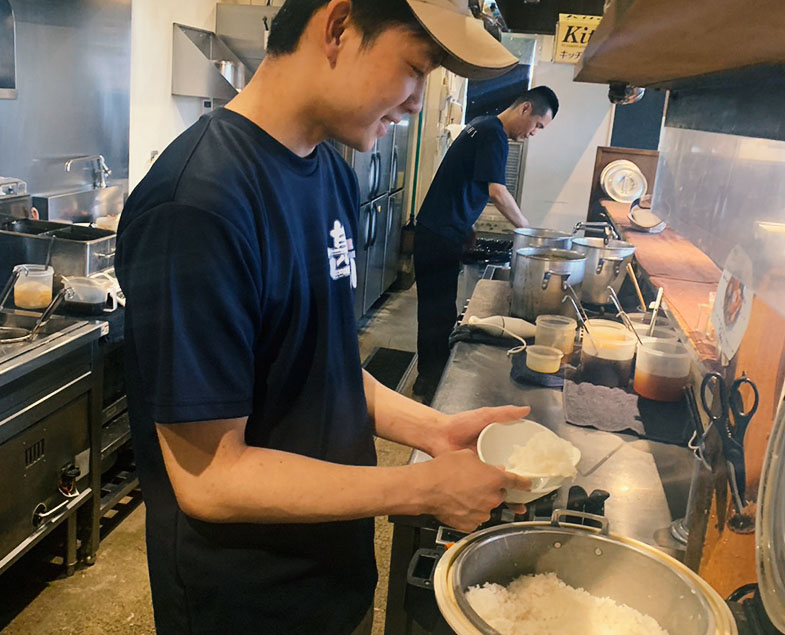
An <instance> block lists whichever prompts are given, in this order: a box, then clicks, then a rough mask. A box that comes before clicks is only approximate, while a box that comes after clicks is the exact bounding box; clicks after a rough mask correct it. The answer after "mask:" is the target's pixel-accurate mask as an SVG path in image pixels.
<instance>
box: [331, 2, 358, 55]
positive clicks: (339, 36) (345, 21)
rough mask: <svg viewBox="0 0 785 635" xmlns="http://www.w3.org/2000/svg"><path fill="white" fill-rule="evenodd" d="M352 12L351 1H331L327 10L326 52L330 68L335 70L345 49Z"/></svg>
mask: <svg viewBox="0 0 785 635" xmlns="http://www.w3.org/2000/svg"><path fill="white" fill-rule="evenodd" d="M351 10H352V3H351V0H331V2H330V3H329V4H328V5H327V8H326V9H325V11H326V18H325V23H324V51H325V54H326V56H327V61H328V62H329V63H330V68H335V64H336V63H337V61H338V53H339V52H340V50H341V49H342V48H343V43H344V40H345V37H346V31H347V29H348V27H349V16H350V14H351Z"/></svg>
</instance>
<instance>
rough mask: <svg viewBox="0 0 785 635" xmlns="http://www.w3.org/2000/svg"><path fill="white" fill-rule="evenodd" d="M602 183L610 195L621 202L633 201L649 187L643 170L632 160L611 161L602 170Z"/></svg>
mask: <svg viewBox="0 0 785 635" xmlns="http://www.w3.org/2000/svg"><path fill="white" fill-rule="evenodd" d="M600 185H602V189H603V191H604V192H605V193H606V194H607V195H608V196H610V197H611V198H612V199H613V200H614V201H617V202H619V203H632V202H633V201H634V200H636V199H639V198H640V197H641V196H643V195H644V194H645V193H646V191H647V190H648V188H649V184H648V182H647V181H646V177H645V176H643V172H641V171H640V169H639V168H638V166H637V165H635V164H634V163H632V162H630V161H624V162H621V161H614V162H613V163H609V164H608V165H607V166H606V167H605V169H604V170H603V172H602V176H601V179H600Z"/></svg>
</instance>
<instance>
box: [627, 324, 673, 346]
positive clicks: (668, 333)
mask: <svg viewBox="0 0 785 635" xmlns="http://www.w3.org/2000/svg"><path fill="white" fill-rule="evenodd" d="M632 327H633V328H634V329H635V332H636V333H637V334H638V337H640V338H641V342H643V343H644V344H646V343H647V342H655V341H660V342H678V341H679V334H678V333H677V332H676V331H675V330H673V329H672V328H671V327H669V326H655V327H654V331H653V333H652V334H651V335H649V326H648V324H640V323H637V324H636V323H633V325H632Z"/></svg>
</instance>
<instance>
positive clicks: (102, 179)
mask: <svg viewBox="0 0 785 635" xmlns="http://www.w3.org/2000/svg"><path fill="white" fill-rule="evenodd" d="M93 161H94V162H95V165H94V166H93V188H94V189H104V188H105V187H106V178H107V177H108V176H109V175H110V174H111V173H112V171H111V170H110V169H109V166H108V165H106V160H105V159H104V155H103V154H91V155H90V156H81V157H74V158H73V159H68V161H66V162H65V171H66V172H70V171H71V166H72V165H73V164H74V163H81V162H93Z"/></svg>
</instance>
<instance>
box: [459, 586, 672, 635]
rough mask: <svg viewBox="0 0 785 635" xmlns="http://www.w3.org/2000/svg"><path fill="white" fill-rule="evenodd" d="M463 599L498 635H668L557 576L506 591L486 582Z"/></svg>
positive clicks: (622, 607) (652, 622) (648, 619)
mask: <svg viewBox="0 0 785 635" xmlns="http://www.w3.org/2000/svg"><path fill="white" fill-rule="evenodd" d="M466 599H467V600H468V601H469V604H470V606H471V607H472V608H473V609H474V611H475V612H476V613H477V614H478V615H479V616H480V617H481V618H482V619H483V620H485V621H486V622H487V623H488V624H490V625H491V626H492V627H493V628H495V629H496V630H497V631H498V632H499V633H501V634H502V635H575V634H576V633H581V635H668V632H667V631H665V630H664V629H662V628H660V626H659V624H657V622H656V620H654V618H652V617H650V616H648V615H644V614H643V613H640V612H639V611H636V610H635V609H633V608H630V607H629V606H627V605H626V604H617V603H616V602H614V601H613V600H611V599H610V598H602V597H597V596H594V595H591V594H590V593H588V592H587V591H584V590H583V589H575V588H573V587H571V586H568V585H567V584H565V583H564V582H562V581H561V580H560V579H559V578H558V577H557V576H556V574H555V573H544V574H538V575H526V576H521V577H520V578H516V579H515V580H513V581H512V582H511V583H510V585H509V586H507V587H504V586H501V585H499V584H493V583H490V582H486V583H485V584H484V585H482V586H473V587H469V590H468V591H466Z"/></svg>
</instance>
